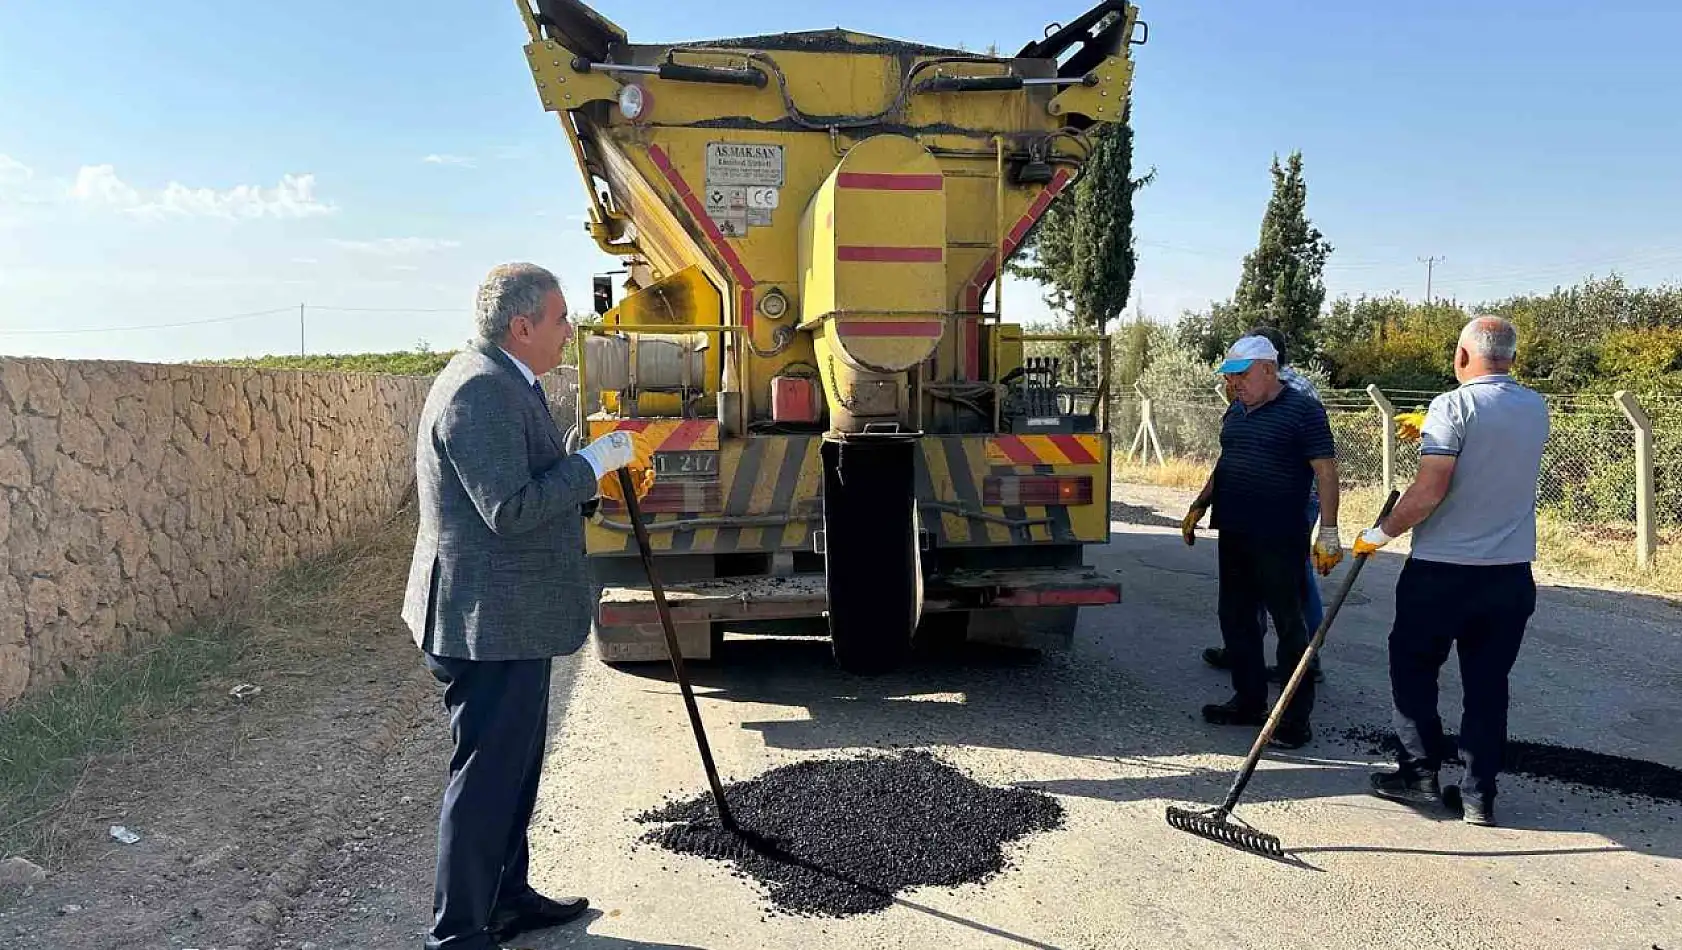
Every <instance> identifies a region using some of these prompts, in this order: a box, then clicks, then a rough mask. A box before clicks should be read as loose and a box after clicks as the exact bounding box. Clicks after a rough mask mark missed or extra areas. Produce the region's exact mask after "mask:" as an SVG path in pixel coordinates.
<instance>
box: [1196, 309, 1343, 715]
mask: <svg viewBox="0 0 1682 950" xmlns="http://www.w3.org/2000/svg"><path fill="white" fill-rule="evenodd" d="M1245 336H1259V337H1266V338H1267V342H1269V343H1272V344H1273V348H1274V350H1276V351H1278V353H1279V379H1280V381H1281V382H1283V383H1284V384H1285V385H1286V386H1289V387H1291V388H1292V389H1295V390H1297V391H1298V392H1300V393H1303V394H1304V395H1307V396H1309V397H1311V398H1313V399H1314V401H1315V402H1320V401H1321V400H1320V391H1319V390H1318V389H1316V388H1315V387H1314V383H1313V381H1311V380H1310V379H1309V378H1308V377H1306V376H1304V375H1302V374H1301V373H1299V372H1297V371H1296V370H1295V369H1292V368H1291V366H1290V364H1289V363H1288V362H1287V361H1286V359H1285V335H1284V334H1282V333H1280V332H1279V331H1278V330H1275V329H1274V328H1273V327H1264V326H1258V327H1255V328H1253V329H1251V330H1250V332H1249V333H1247V334H1245ZM1226 388H1227V397H1226V398H1227V402H1228V403H1231V402H1232V399H1233V396H1232V384H1231V383H1228V384H1227V387H1226ZM1319 517H1320V495H1319V492H1317V491H1315V490H1314V488H1313V486H1310V487H1309V489H1308V509H1307V510H1306V511H1305V512H1303V525H1304V527H1305V528H1306V529H1308V530H1312V529H1313V528H1314V522H1315V521H1317V520H1318V519H1319ZM1302 584H1303V587H1302V598H1303V599H1302V619H1303V623H1304V624H1305V625H1306V626H1307V627H1308V633H1309V636H1313V635H1314V631H1316V630H1318V629H1320V621H1322V620H1324V619H1325V618H1326V607H1325V604H1324V603H1323V602H1322V601H1321V599H1320V585H1319V583H1318V582H1317V581H1315V579H1314V558H1313V557H1312V556H1310V557H1306V558H1304V559H1303V571H1302ZM1256 615H1257V617H1259V618H1260V620H1261V625H1262V635H1263V639H1266V634H1267V607H1266V606H1265V605H1264V606H1262V607H1261V608H1260V610H1258V611H1257V614H1256ZM1203 662H1205V663H1207V664H1209V665H1210V666H1212V667H1214V668H1215V669H1217V670H1230V669H1232V664H1231V663H1229V662H1228V661H1227V658H1226V647H1208V648H1207V649H1205V650H1204V651H1203ZM1308 673H1309V675H1310V676H1312V677H1314V682H1316V683H1322V682H1325V679H1326V677H1325V674H1324V673H1322V672H1321V670H1320V658H1319V657H1318V656H1316V657H1315V658H1314V662H1313V664H1311V665H1310V666H1309V670H1308ZM1267 678H1268V679H1269V680H1272V681H1273V682H1275V683H1284V682H1285V681H1286V680H1288V679H1290V678H1291V669H1290V668H1289V667H1282V666H1277V665H1275V666H1271V667H1268V670H1267Z"/></svg>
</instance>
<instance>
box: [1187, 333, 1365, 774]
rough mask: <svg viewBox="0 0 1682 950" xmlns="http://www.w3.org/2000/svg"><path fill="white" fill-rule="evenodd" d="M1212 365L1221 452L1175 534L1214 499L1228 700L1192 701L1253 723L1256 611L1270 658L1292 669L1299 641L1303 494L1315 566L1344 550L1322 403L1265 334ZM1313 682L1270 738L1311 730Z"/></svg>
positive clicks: (1227, 718)
mask: <svg viewBox="0 0 1682 950" xmlns="http://www.w3.org/2000/svg"><path fill="white" fill-rule="evenodd" d="M1220 372H1221V373H1222V374H1223V375H1225V376H1226V378H1227V379H1228V381H1229V382H1230V383H1231V386H1232V392H1233V397H1234V398H1233V402H1232V405H1230V406H1228V407H1227V412H1226V416H1225V417H1224V418H1223V419H1222V420H1221V457H1220V459H1219V460H1218V461H1217V462H1216V463H1215V470H1214V471H1213V472H1211V473H1210V475H1209V481H1208V483H1207V484H1205V485H1204V486H1203V491H1202V492H1200V493H1199V494H1198V496H1197V500H1196V501H1195V502H1193V503H1192V507H1191V510H1190V511H1189V512H1188V513H1187V514H1186V519H1185V522H1184V523H1183V525H1182V527H1183V532H1184V535H1185V538H1186V543H1188V544H1191V543H1194V542H1195V539H1196V535H1195V533H1194V530H1195V528H1196V526H1197V522H1198V521H1200V520H1202V517H1203V515H1204V513H1205V512H1207V511H1209V510H1210V508H1211V507H1212V508H1213V512H1214V513H1213V516H1212V518H1211V520H1210V525H1211V526H1212V527H1213V528H1215V529H1216V530H1217V531H1219V532H1220V548H1219V551H1220V554H1219V557H1220V595H1219V597H1220V600H1219V615H1220V624H1221V639H1222V640H1223V641H1224V642H1225V646H1226V656H1227V658H1228V661H1229V662H1230V663H1231V665H1232V688H1233V693H1234V695H1233V697H1232V698H1231V699H1229V700H1228V701H1226V702H1224V703H1211V704H1210V705H1207V706H1204V707H1203V718H1204V720H1206V721H1208V722H1211V723H1215V724H1217V725H1241V726H1259V725H1261V724H1262V723H1263V722H1264V721H1266V719H1267V706H1268V702H1267V698H1268V697H1267V661H1266V658H1265V655H1264V651H1263V649H1262V625H1261V622H1260V621H1261V618H1260V613H1261V609H1262V608H1263V607H1265V608H1266V609H1267V612H1268V613H1269V614H1271V615H1272V617H1273V626H1274V630H1275V631H1276V632H1277V633H1278V635H1279V663H1280V666H1281V668H1282V669H1293V668H1295V667H1296V665H1297V663H1298V662H1299V661H1300V660H1301V659H1302V654H1303V651H1304V650H1305V649H1306V648H1307V646H1308V628H1307V624H1306V622H1305V621H1304V619H1303V585H1302V574H1301V572H1302V564H1303V561H1304V560H1305V559H1306V558H1307V557H1308V556H1309V553H1310V547H1309V538H1308V532H1307V531H1306V530H1305V529H1304V526H1303V523H1302V514H1303V511H1304V510H1305V509H1306V508H1307V505H1308V498H1309V492H1310V490H1311V489H1312V488H1314V487H1315V486H1316V485H1317V486H1318V488H1319V495H1320V532H1319V537H1318V539H1317V540H1316V541H1315V542H1314V544H1313V557H1314V565H1315V569H1316V570H1318V571H1319V572H1320V573H1321V574H1322V575H1324V574H1329V573H1331V570H1332V568H1334V567H1336V566H1337V564H1338V562H1339V561H1341V560H1342V559H1343V549H1342V546H1341V545H1340V543H1339V541H1338V534H1337V513H1338V484H1337V450H1336V447H1335V446H1334V444H1333V442H1332V430H1331V425H1330V424H1329V423H1328V421H1327V419H1326V410H1325V408H1324V407H1322V406H1321V405H1320V403H1319V402H1317V401H1316V400H1314V399H1313V398H1312V397H1310V396H1308V395H1306V394H1304V393H1302V392H1301V391H1299V390H1296V389H1293V388H1292V387H1290V386H1287V385H1285V383H1284V382H1283V381H1282V380H1281V379H1280V377H1279V351H1278V350H1277V349H1276V348H1275V347H1274V346H1273V344H1272V343H1271V342H1269V341H1268V340H1267V339H1266V338H1265V337H1260V336H1246V337H1244V338H1242V339H1240V340H1239V341H1238V342H1237V343H1234V344H1233V345H1232V349H1231V350H1230V351H1228V353H1227V358H1226V361H1225V362H1223V363H1222V364H1221V366H1220ZM1313 709H1314V680H1313V678H1312V677H1309V678H1306V679H1305V680H1304V681H1303V683H1302V685H1301V686H1300V687H1299V688H1298V690H1297V693H1296V695H1295V696H1294V697H1292V700H1291V704H1290V706H1289V707H1287V708H1286V710H1285V716H1284V718H1283V719H1282V720H1281V721H1280V723H1279V728H1278V729H1277V730H1276V731H1275V733H1274V736H1273V742H1274V744H1275V745H1278V746H1281V747H1283V748H1287V749H1295V748H1300V747H1302V746H1304V745H1306V744H1307V743H1308V742H1309V741H1310V740H1311V739H1312V738H1313V731H1312V730H1311V729H1310V728H1309V714H1310V713H1311V712H1312V711H1313Z"/></svg>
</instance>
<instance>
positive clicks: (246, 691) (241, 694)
mask: <svg viewBox="0 0 1682 950" xmlns="http://www.w3.org/2000/svg"><path fill="white" fill-rule="evenodd" d="M262 691H263V687H261V686H257V685H255V684H253V683H241V684H239V685H238V686H235V687H234V688H233V689H230V690H228V695H229V696H232V697H233V698H235V699H250V698H251V697H253V696H256V695H257V694H258V693H261V692H262Z"/></svg>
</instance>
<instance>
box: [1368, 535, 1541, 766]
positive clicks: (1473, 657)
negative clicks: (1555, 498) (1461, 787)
mask: <svg viewBox="0 0 1682 950" xmlns="http://www.w3.org/2000/svg"><path fill="white" fill-rule="evenodd" d="M1535 611H1536V581H1535V579H1534V577H1533V576H1532V574H1531V571H1530V565H1528V564H1504V565H1498V566H1489V567H1483V566H1478V567H1471V566H1464V565H1459V564H1443V563H1440V562H1434V561H1421V560H1418V559H1417V558H1409V559H1408V562H1407V564H1406V566H1404V567H1403V568H1402V577H1401V580H1400V581H1398V582H1397V584H1396V623H1395V626H1394V627H1392V628H1391V630H1390V693H1391V699H1392V700H1393V702H1394V703H1395V727H1396V736H1397V738H1398V739H1400V740H1401V744H1402V750H1403V751H1402V753H1401V755H1400V757H1399V758H1400V764H1401V766H1402V769H1403V771H1406V772H1412V773H1417V772H1435V771H1437V770H1438V769H1439V768H1441V767H1442V762H1443V759H1444V758H1445V757H1446V756H1445V753H1446V752H1447V751H1448V750H1447V749H1446V748H1445V746H1446V743H1445V741H1444V738H1443V722H1442V719H1441V718H1439V717H1438V715H1437V676H1438V674H1439V672H1440V671H1441V670H1442V666H1443V664H1444V663H1446V662H1448V653H1449V650H1450V648H1458V650H1459V653H1460V679H1461V685H1462V688H1463V689H1464V691H1465V696H1464V699H1463V700H1462V707H1463V710H1464V712H1463V713H1462V715H1461V719H1460V751H1461V754H1462V755H1463V756H1464V758H1465V761H1466V786H1467V790H1468V791H1469V793H1471V794H1475V795H1478V796H1480V797H1483V798H1486V799H1487V798H1493V797H1494V795H1495V777H1496V775H1497V774H1498V773H1500V771H1501V760H1502V757H1503V756H1504V755H1505V754H1506V745H1507V675H1508V674H1509V673H1510V672H1512V669H1513V663H1514V661H1516V660H1517V659H1518V651H1519V646H1520V644H1522V643H1523V641H1524V628H1525V625H1526V624H1527V623H1529V621H1530V615H1531V614H1533V613H1535Z"/></svg>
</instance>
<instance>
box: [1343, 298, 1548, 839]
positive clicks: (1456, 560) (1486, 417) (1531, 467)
mask: <svg viewBox="0 0 1682 950" xmlns="http://www.w3.org/2000/svg"><path fill="white" fill-rule="evenodd" d="M1517 355H1518V331H1517V330H1515V329H1514V328H1513V325H1512V324H1511V323H1508V322H1507V321H1506V320H1502V319H1499V318H1496V317H1481V318H1479V319H1476V320H1473V321H1471V322H1470V323H1468V324H1467V325H1466V327H1465V329H1464V330H1462V331H1461V334H1460V342H1459V345H1458V347H1457V348H1456V351H1455V355H1454V375H1455V378H1457V379H1459V380H1460V388H1458V389H1456V390H1454V391H1452V392H1447V393H1443V394H1442V395H1440V396H1438V397H1437V398H1436V399H1433V400H1432V401H1431V408H1430V411H1429V412H1427V413H1426V416H1425V422H1424V425H1423V426H1421V428H1420V446H1419V455H1420V458H1419V477H1418V478H1417V479H1415V481H1414V483H1413V485H1412V486H1410V487H1409V488H1408V490H1407V492H1406V493H1405V494H1404V495H1403V496H1402V498H1401V500H1400V501H1399V502H1398V503H1397V504H1396V508H1395V510H1394V511H1392V512H1391V514H1390V517H1388V518H1386V519H1385V520H1384V522H1383V523H1382V524H1380V525H1379V526H1378V527H1375V528H1369V529H1367V531H1365V532H1364V533H1363V534H1362V535H1361V536H1360V538H1359V539H1358V540H1357V541H1356V543H1355V554H1356V556H1360V555H1362V554H1370V553H1372V552H1374V551H1377V550H1378V549H1379V548H1382V547H1384V546H1385V545H1386V544H1388V543H1389V542H1390V541H1392V540H1394V539H1395V538H1396V537H1397V536H1399V535H1401V534H1403V533H1405V532H1407V531H1408V530H1409V529H1412V530H1413V550H1412V553H1411V554H1410V556H1409V557H1408V560H1407V564H1406V566H1405V567H1403V568H1402V576H1401V579H1400V581H1398V583H1397V585H1396V620H1395V624H1394V626H1393V627H1392V628H1391V631H1390V691H1391V698H1392V701H1393V702H1394V704H1395V716H1394V718H1395V728H1396V734H1397V738H1399V739H1400V740H1401V745H1402V749H1403V751H1402V753H1401V754H1400V756H1399V757H1398V760H1399V768H1398V769H1397V770H1396V771H1393V772H1382V773H1378V774H1375V775H1373V776H1372V790H1373V793H1374V794H1376V795H1379V796H1381V797H1384V798H1388V799H1393V800H1396V801H1402V802H1408V803H1412V804H1435V803H1436V802H1437V801H1439V800H1440V798H1441V789H1440V786H1439V785H1438V780H1437V772H1438V770H1439V769H1440V768H1441V765H1442V760H1443V758H1444V754H1443V753H1444V751H1445V750H1444V745H1445V742H1444V737H1443V725H1442V720H1441V719H1440V718H1439V717H1438V715H1437V677H1438V674H1439V672H1440V671H1441V669H1442V665H1443V664H1444V663H1445V662H1447V660H1448V654H1449V650H1451V649H1456V648H1457V649H1458V650H1459V653H1460V676H1461V680H1462V683H1463V684H1464V689H1465V699H1464V702H1463V707H1464V714H1463V716H1462V717H1461V720H1460V751H1461V753H1462V754H1463V756H1464V757H1465V761H1466V778H1465V779H1464V781H1463V783H1462V788H1461V800H1462V802H1463V803H1464V806H1463V807H1464V817H1465V820H1466V821H1468V822H1470V823H1472V824H1478V825H1490V824H1494V823H1495V791H1496V788H1495V777H1496V775H1497V774H1498V773H1499V772H1500V771H1501V759H1502V755H1503V754H1504V752H1505V747H1506V742H1507V676H1508V674H1509V673H1510V672H1511V671H1512V668H1513V663H1514V662H1515V661H1516V660H1517V659H1518V652H1519V645H1520V644H1521V643H1522V642H1523V640H1524V628H1525V625H1526V624H1527V623H1528V622H1529V620H1530V615H1531V614H1532V613H1533V612H1534V611H1535V609H1536V583H1535V580H1534V579H1533V577H1532V575H1531V570H1530V563H1531V561H1533V560H1535V557H1536V482H1537V479H1538V477H1539V475H1540V473H1541V465H1542V446H1543V444H1544V443H1546V442H1547V440H1548V429H1549V422H1548V407H1547V403H1546V402H1544V401H1543V399H1542V397H1541V396H1539V395H1537V394H1536V393H1535V392H1533V391H1531V390H1529V389H1527V388H1525V387H1524V386H1521V385H1519V384H1518V382H1517V381H1515V380H1514V379H1513V377H1512V376H1511V375H1510V371H1511V369H1512V366H1513V361H1514V360H1515V359H1516V357H1517Z"/></svg>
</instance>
